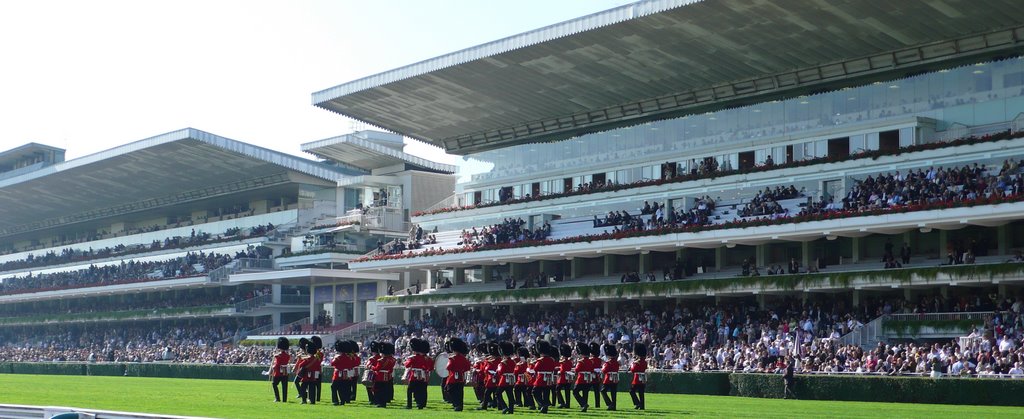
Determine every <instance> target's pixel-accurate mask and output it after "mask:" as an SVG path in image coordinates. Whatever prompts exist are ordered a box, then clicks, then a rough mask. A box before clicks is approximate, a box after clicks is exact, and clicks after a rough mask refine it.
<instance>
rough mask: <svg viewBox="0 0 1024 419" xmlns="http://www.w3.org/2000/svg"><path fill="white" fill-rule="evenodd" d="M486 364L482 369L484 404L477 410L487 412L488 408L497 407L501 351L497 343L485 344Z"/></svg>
mask: <svg viewBox="0 0 1024 419" xmlns="http://www.w3.org/2000/svg"><path fill="white" fill-rule="evenodd" d="M487 355H488V356H487V361H486V362H487V364H486V366H485V367H484V368H485V369H484V372H485V376H484V402H483V404H481V405H480V407H478V408H477V410H487V408H488V407H499V406H498V399H499V398H501V396H500V395H498V379H499V378H500V377H499V376H498V366H499V365H501V351H500V350H499V349H498V343H497V342H491V343H489V344H487Z"/></svg>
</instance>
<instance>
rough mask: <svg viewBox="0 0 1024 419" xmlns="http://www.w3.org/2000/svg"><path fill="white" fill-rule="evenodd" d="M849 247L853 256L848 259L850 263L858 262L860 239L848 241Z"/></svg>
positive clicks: (855, 238) (854, 238)
mask: <svg viewBox="0 0 1024 419" xmlns="http://www.w3.org/2000/svg"><path fill="white" fill-rule="evenodd" d="M850 247H851V248H852V249H853V250H852V253H853V255H852V256H851V257H850V259H851V261H850V263H859V262H860V237H853V238H851V239H850Z"/></svg>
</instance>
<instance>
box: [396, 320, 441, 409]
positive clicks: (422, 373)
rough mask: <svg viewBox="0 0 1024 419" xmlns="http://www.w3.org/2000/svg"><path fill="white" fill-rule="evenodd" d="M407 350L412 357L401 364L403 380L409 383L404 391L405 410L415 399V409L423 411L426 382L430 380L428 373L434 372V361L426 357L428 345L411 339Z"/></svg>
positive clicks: (425, 397) (425, 400)
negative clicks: (403, 368)
mask: <svg viewBox="0 0 1024 419" xmlns="http://www.w3.org/2000/svg"><path fill="white" fill-rule="evenodd" d="M409 350H410V351H412V352H413V356H411V357H409V358H408V359H406V360H405V362H404V363H403V364H402V365H403V366H405V379H406V380H408V381H409V385H408V386H406V390H405V408H406V409H412V401H413V399H416V408H417V409H423V408H424V407H427V381H429V380H430V372H431V371H433V370H434V361H433V360H432V359H430V358H428V357H427V353H429V352H430V343H429V342H427V341H425V340H423V339H417V338H413V339H411V340H409Z"/></svg>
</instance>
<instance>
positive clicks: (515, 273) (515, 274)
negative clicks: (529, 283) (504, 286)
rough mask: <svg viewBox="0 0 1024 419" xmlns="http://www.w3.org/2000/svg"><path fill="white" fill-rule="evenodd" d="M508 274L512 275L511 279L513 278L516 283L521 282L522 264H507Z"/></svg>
mask: <svg viewBox="0 0 1024 419" xmlns="http://www.w3.org/2000/svg"><path fill="white" fill-rule="evenodd" d="M508 273H509V275H512V278H515V280H516V281H520V280H522V279H523V264H521V263H509V264H508Z"/></svg>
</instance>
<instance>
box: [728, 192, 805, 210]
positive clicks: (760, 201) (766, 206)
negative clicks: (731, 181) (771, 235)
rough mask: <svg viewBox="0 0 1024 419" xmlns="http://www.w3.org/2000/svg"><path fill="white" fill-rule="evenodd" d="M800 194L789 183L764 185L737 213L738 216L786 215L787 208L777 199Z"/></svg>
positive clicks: (797, 196) (780, 199)
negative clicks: (773, 186)
mask: <svg viewBox="0 0 1024 419" xmlns="http://www.w3.org/2000/svg"><path fill="white" fill-rule="evenodd" d="M801 195H802V194H801V193H800V191H798V190H797V189H796V186H793V185H789V187H788V188H786V187H782V186H776V187H775V189H771V188H768V187H765V188H764V190H763V191H758V192H757V195H755V196H754V197H753V198H751V199H750V201H749V202H747V203H746V204H745V205H744V206H743V208H740V209H739V210H738V214H739V216H740V217H762V216H773V215H782V216H787V215H789V210H788V209H787V208H783V207H782V205H780V204H779V202H778V201H782V200H785V199H793V198H799V197H800V196H801Z"/></svg>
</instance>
